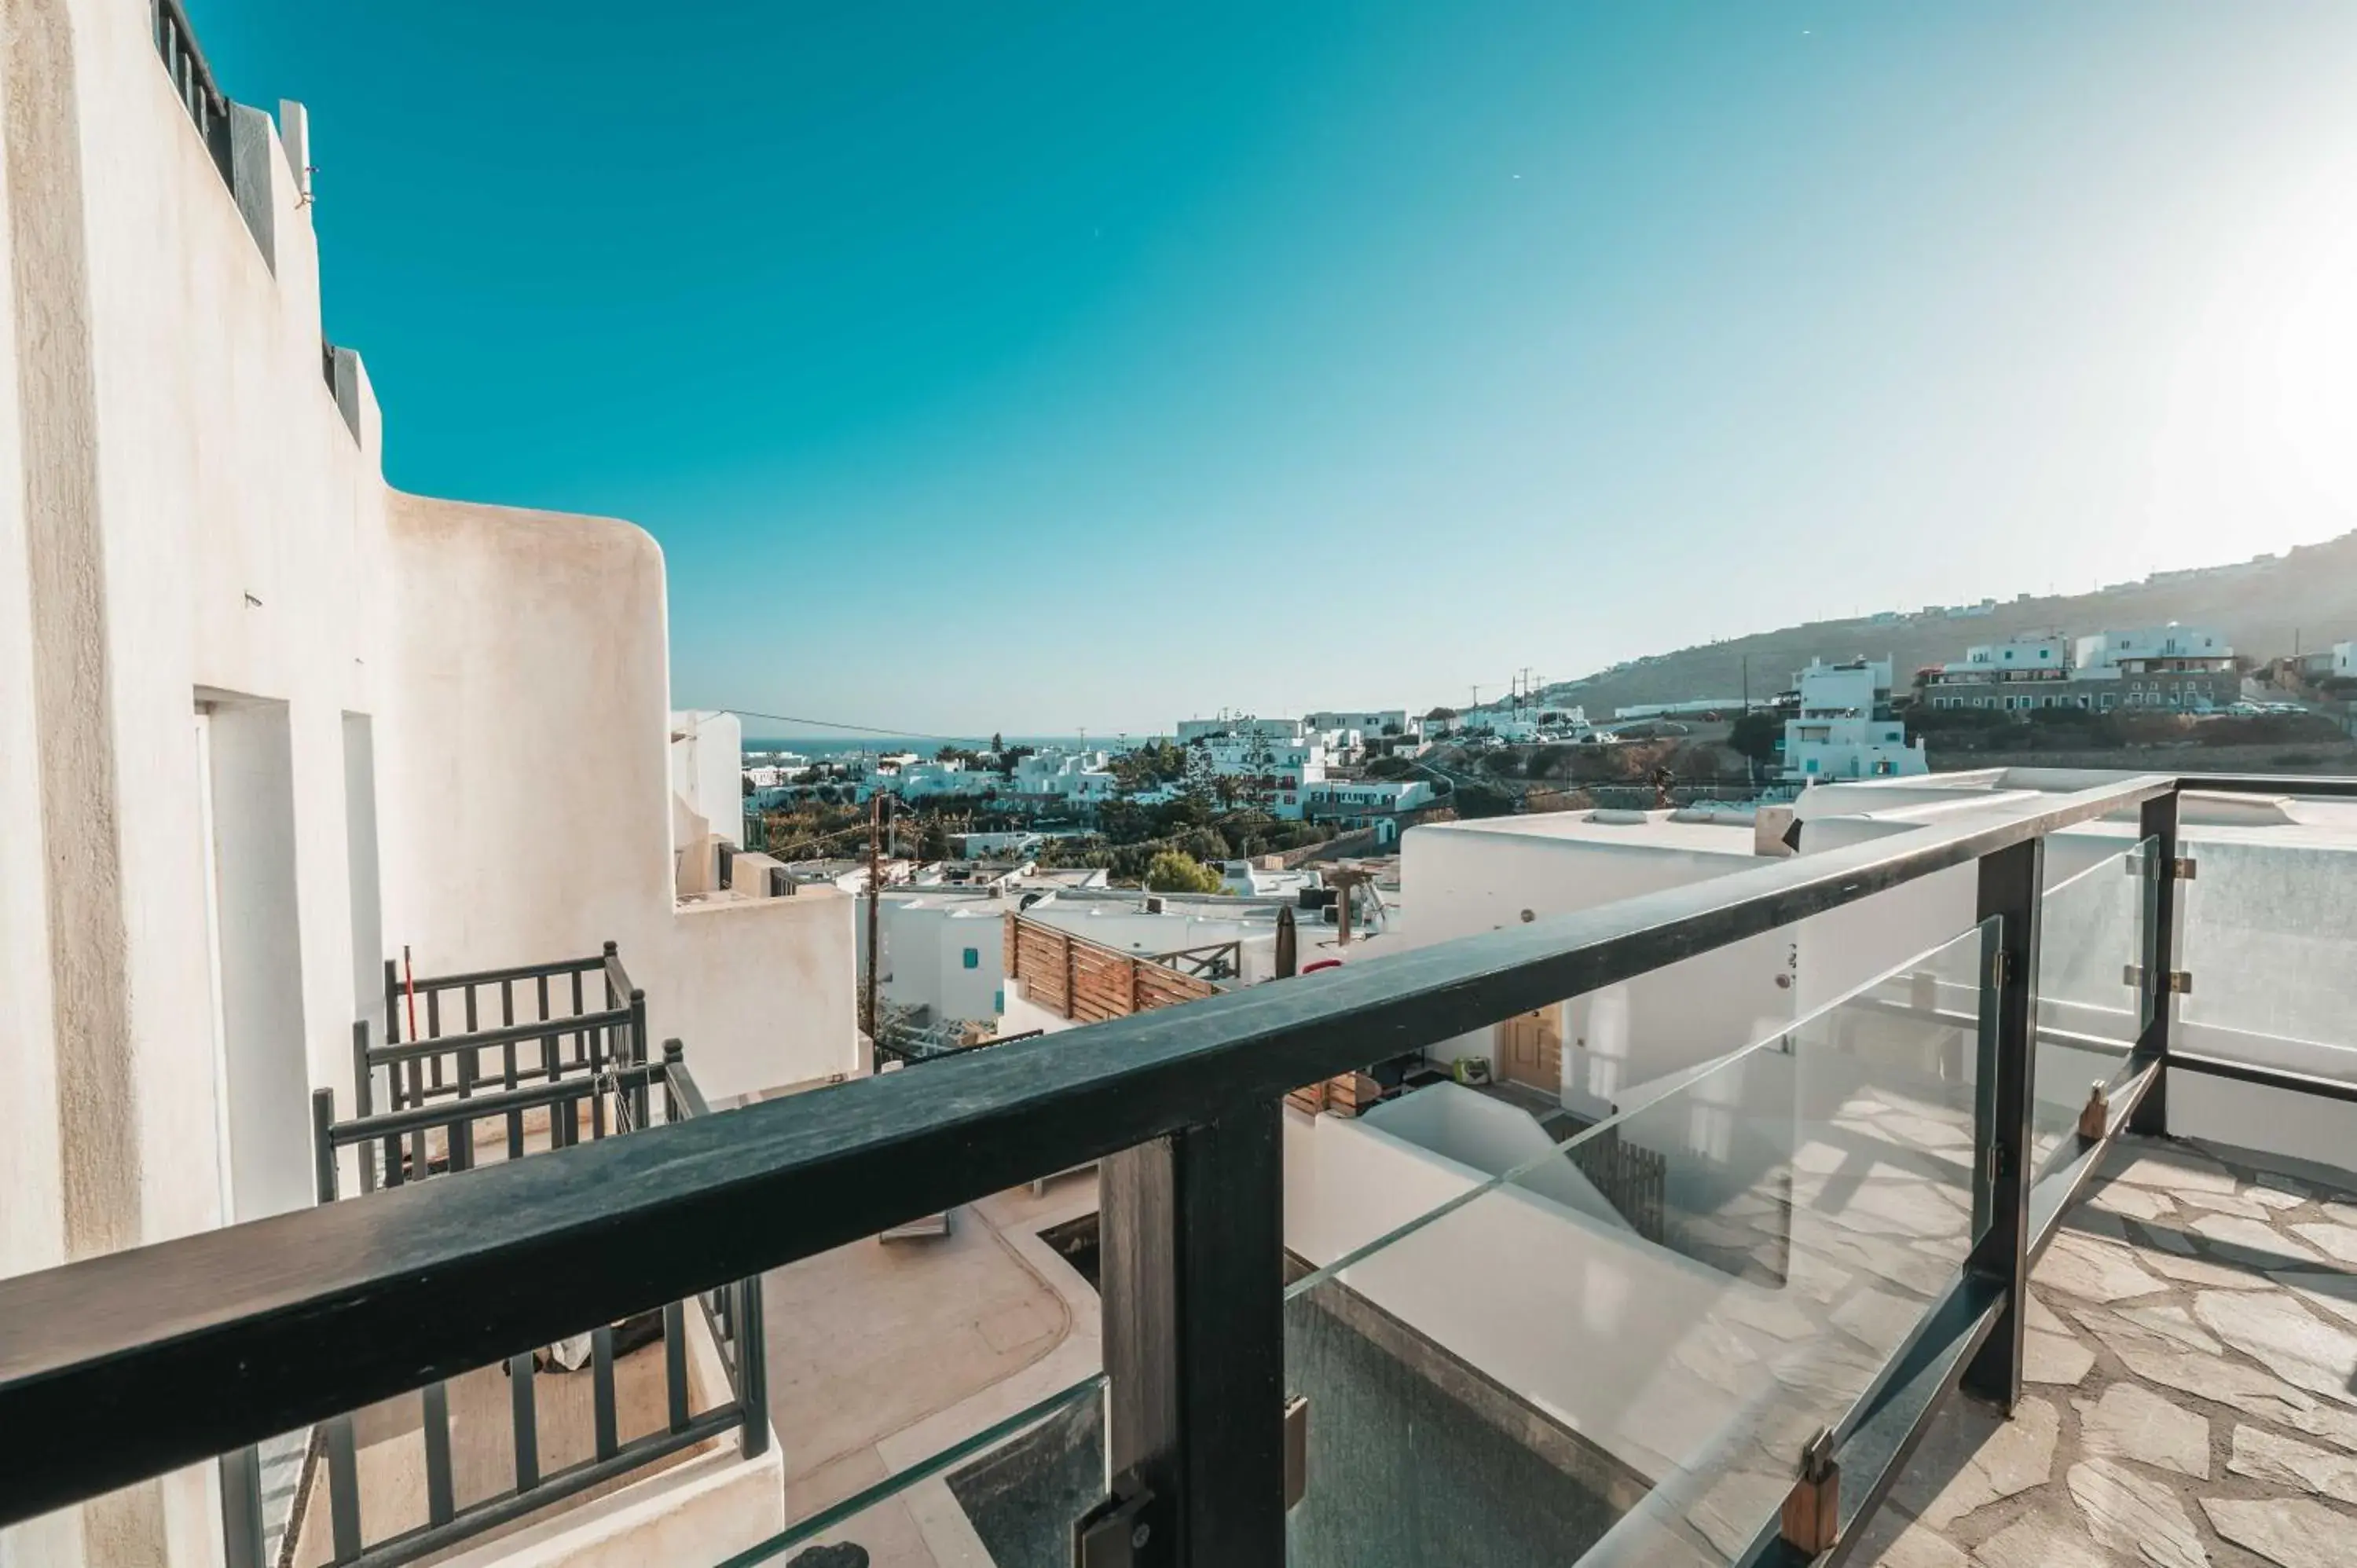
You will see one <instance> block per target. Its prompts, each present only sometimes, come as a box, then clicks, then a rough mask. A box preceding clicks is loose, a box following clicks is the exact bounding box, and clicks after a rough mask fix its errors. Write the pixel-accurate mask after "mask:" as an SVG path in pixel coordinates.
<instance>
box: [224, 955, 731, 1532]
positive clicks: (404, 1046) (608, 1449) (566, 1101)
mask: <svg viewBox="0 0 2357 1568" xmlns="http://www.w3.org/2000/svg"><path fill="white" fill-rule="evenodd" d="M386 972H387V977H388V978H387V985H388V1003H389V1004H390V1003H392V1002H393V1001H395V1000H397V1001H398V1002H400V1003H401V1004H402V1005H401V1007H400V1008H398V1009H396V1010H393V1011H390V1012H389V1014H388V1016H389V1017H390V1018H391V1019H393V1020H394V1025H395V1030H396V1034H397V1030H398V1020H399V1019H400V1018H401V1017H402V1016H404V1014H406V1013H407V1012H408V1004H410V1003H412V1002H413V1001H414V1000H416V999H419V998H423V999H424V1001H423V1005H424V1008H425V1020H426V1022H425V1025H424V1027H425V1028H427V1029H429V1030H434V1031H438V1029H439V1027H440V1025H441V1022H442V1008H441V1006H440V999H441V998H442V997H443V996H446V995H447V996H449V997H451V998H452V999H453V1001H452V1005H453V1007H454V1009H456V1010H457V1012H458V1013H459V1014H460V1015H462V1016H463V1018H464V1019H465V1022H466V1024H467V1025H468V1031H467V1032H466V1033H464V1034H457V1035H447V1036H445V1035H440V1034H438V1033H429V1034H427V1035H426V1036H425V1037H424V1038H422V1039H412V1040H405V1041H404V1040H399V1039H398V1038H396V1039H395V1041H394V1042H393V1043H391V1044H388V1045H386V1046H382V1047H371V1046H370V1045H369V1044H368V1031H367V1026H366V1025H365V1024H355V1025H354V1026H353V1051H354V1062H353V1067H354V1071H355V1082H356V1083H358V1084H359V1086H360V1090H361V1093H360V1098H361V1101H362V1110H361V1114H359V1115H357V1116H355V1117H352V1118H350V1119H349V1120H344V1121H339V1120H338V1119H337V1117H336V1097H335V1091H334V1090H329V1089H320V1090H314V1091H313V1093H312V1096H311V1110H312V1155H313V1165H314V1170H315V1178H316V1185H317V1201H318V1202H319V1203H320V1204H322V1205H331V1204H334V1203H335V1202H336V1201H337V1200H338V1198H339V1197H341V1196H343V1195H342V1194H340V1193H339V1185H340V1182H339V1174H338V1165H339V1155H340V1154H341V1152H342V1151H344V1150H348V1149H350V1150H355V1151H358V1153H359V1155H360V1161H359V1164H360V1174H361V1192H362V1194H367V1193H370V1192H372V1191H374V1190H375V1189H376V1187H377V1186H378V1165H377V1159H378V1156H379V1155H381V1156H382V1185H383V1186H384V1187H388V1188H392V1187H411V1186H414V1185H415V1184H418V1183H421V1182H427V1181H432V1182H434V1185H435V1186H436V1187H441V1186H442V1185H443V1183H442V1182H441V1181H440V1180H439V1179H437V1178H442V1177H447V1176H457V1175H459V1174H461V1173H468V1172H474V1171H478V1170H479V1169H481V1168H483V1167H484V1165H485V1163H486V1156H487V1155H488V1156H490V1164H492V1165H498V1164H501V1163H513V1162H518V1161H522V1160H523V1159H525V1158H526V1157H527V1155H535V1156H536V1155H540V1154H546V1153H554V1152H556V1151H559V1150H564V1149H569V1148H572V1147H575V1146H576V1145H578V1144H581V1143H583V1142H584V1141H585V1140H588V1141H596V1140H600V1139H607V1138H610V1137H614V1136H619V1135H620V1134H623V1133H636V1132H641V1131H643V1130H645V1129H648V1128H651V1127H653V1126H656V1125H661V1124H668V1123H673V1122H682V1121H684V1120H685V1119H687V1118H688V1117H690V1116H694V1115H702V1114H705V1112H706V1107H705V1101H704V1096H703V1094H702V1092H701V1091H700V1090H698V1089H697V1088H696V1085H695V1080H694V1077H693V1076H692V1075H691V1074H690V1073H689V1071H688V1069H687V1064H686V1061H685V1056H684V1051H683V1047H682V1046H681V1044H680V1042H679V1041H677V1040H668V1041H665V1042H664V1045H663V1053H662V1060H661V1061H650V1060H649V1059H648V1058H647V1053H646V1050H645V1047H644V1043H643V1042H644V1040H645V1036H646V995H645V993H644V992H642V991H640V990H639V989H637V988H636V987H634V986H632V985H631V984H630V976H629V974H628V972H626V971H625V970H624V969H623V967H622V962H621V960H620V958H619V956H618V954H617V952H616V950H615V945H614V944H613V943H611V942H608V943H607V944H606V947H605V950H604V951H603V952H602V953H600V954H599V955H597V957H594V958H588V959H572V960H564V961H558V962H555V963H548V964H537V965H526V966H522V967H520V968H516V969H509V970H493V971H484V972H476V973H471V974H457V975H445V976H440V977H436V978H434V979H429V980H421V981H415V982H412V983H404V984H402V985H401V987H400V990H399V993H398V994H397V996H396V994H395V993H394V992H393V984H394V981H393V975H394V973H395V967H394V966H393V965H392V964H388V965H387V966H386ZM590 977H595V978H594V979H593V978H590ZM519 988H521V990H522V999H523V1006H522V1009H521V1010H522V1011H524V1012H525V1013H526V1014H527V1015H529V1014H531V1013H533V1012H535V1011H536V1012H537V1014H538V1016H537V1017H532V1016H527V1017H526V1018H525V1019H524V1020H522V1022H518V1021H516V1014H517V1012H518V1011H519V1007H518V1001H517V993H518V991H519ZM599 1000H603V1001H605V1002H607V1003H608V1004H618V1005H608V1006H606V1007H603V1008H595V1007H591V1006H589V1004H592V1003H594V1002H597V1001H599ZM493 1001H496V1002H497V1004H498V1011H499V1014H500V1018H501V1019H502V1022H501V1023H500V1025H498V1026H492V1027H489V1028H479V1027H477V1026H478V1025H479V1024H480V1023H481V1022H482V1020H483V1018H484V1016H485V1015H487V1013H488V1012H489V1011H490V1006H489V1004H490V1003H491V1002H493ZM568 1001H569V1002H570V1004H571V1005H572V1007H573V1009H574V1011H573V1012H571V1013H569V1014H568V1013H565V1012H564V1011H563V1010H562V1009H563V1007H564V1006H565V1004H566V1003H567V1002H568ZM520 1046H521V1047H527V1049H526V1054H525V1055H524V1056H523V1057H522V1058H519V1056H518V1047H520ZM566 1047H570V1049H569V1050H568V1049H567V1048H566ZM491 1053H498V1054H499V1056H500V1060H499V1061H497V1062H494V1063H491V1064H490V1067H489V1070H486V1062H485V1058H486V1057H487V1056H489V1055H490V1054H491ZM535 1058H536V1059H535ZM380 1071H382V1072H383V1074H384V1075H385V1078H386V1080H387V1085H388V1087H389V1091H390V1099H391V1101H392V1104H391V1108H390V1109H387V1110H382V1111H375V1110H372V1109H371V1108H370V1102H371V1100H372V1098H373V1087H374V1079H375V1076H376V1074H377V1073H378V1072H380ZM658 1110H659V1111H660V1113H661V1114H660V1117H658V1116H657V1114H656V1112H658ZM486 1125H489V1126H490V1127H494V1128H497V1129H499V1130H500V1131H499V1133H494V1134H493V1137H494V1139H496V1140H497V1142H495V1143H490V1144H486V1143H485V1142H484V1140H483V1134H484V1129H485V1127H486ZM501 1134H503V1136H502V1135H501ZM694 1299H695V1301H696V1302H697V1303H698V1306H699V1309H700V1310H701V1311H702V1313H703V1315H704V1318H705V1325H706V1327H707V1328H708V1330H709V1332H710V1334H711V1337H712V1340H713V1344H714V1348H715V1349H716V1351H717V1353H718V1356H719V1359H720V1361H721V1364H722V1367H723V1368H724V1369H725V1372H726V1380H727V1384H728V1397H727V1398H726V1399H724V1400H721V1401H719V1402H716V1403H714V1404H711V1405H710V1406H708V1408H706V1409H704V1410H701V1411H699V1410H695V1409H694V1408H693V1406H694V1401H693V1394H694V1386H693V1381H692V1380H691V1378H690V1375H689V1369H688V1345H687V1324H686V1316H685V1304H684V1301H683V1300H674V1301H668V1302H665V1303H663V1304H662V1305H661V1306H660V1307H657V1308H655V1309H652V1310H651V1311H649V1312H645V1313H640V1314H637V1315H634V1319H632V1320H617V1321H616V1322H612V1323H603V1324H599V1325H597V1326H595V1327H593V1328H591V1329H590V1330H589V1331H588V1333H587V1335H586V1336H580V1335H575V1336H568V1337H567V1338H569V1339H571V1340H572V1341H573V1344H572V1345H571V1346H570V1347H555V1348H542V1347H535V1348H531V1349H526V1350H522V1351H520V1352H518V1353H517V1354H515V1355H512V1356H509V1357H506V1358H504V1366H503V1368H502V1370H503V1372H504V1375H505V1377H506V1380H507V1402H508V1412H507V1415H508V1420H507V1428H508V1430H507V1438H508V1441H507V1446H506V1452H507V1454H508V1455H509V1456H510V1459H511V1463H512V1466H513V1470H512V1485H511V1487H507V1488H505V1489H502V1490H499V1491H495V1492H493V1493H491V1494H490V1495H489V1496H471V1497H468V1498H463V1499H462V1498H460V1496H459V1494H458V1489H457V1485H456V1478H455V1474H454V1468H455V1467H454V1463H453V1449H452V1431H453V1416H452V1391H451V1387H450V1380H448V1379H445V1378H437V1379H436V1380H433V1381H431V1382H428V1383H426V1384H425V1385H424V1386H423V1387H422V1388H420V1389H418V1390H417V1391H416V1396H417V1399H418V1402H419V1408H418V1430H419V1433H420V1435H421V1438H422V1443H423V1457H424V1466H425V1476H424V1483H425V1484H424V1490H425V1519H424V1520H423V1522H421V1523H410V1522H408V1521H407V1520H394V1521H393V1522H392V1523H391V1524H390V1525H388V1524H387V1522H386V1521H384V1520H382V1519H379V1518H375V1517H371V1512H372V1510H371V1507H370V1505H369V1500H368V1499H369V1498H370V1496H371V1493H372V1492H374V1493H383V1492H384V1491H385V1487H384V1486H383V1483H382V1478H381V1477H380V1479H379V1480H378V1481H377V1482H376V1483H375V1484H374V1486H373V1487H372V1486H371V1485H369V1484H364V1482H363V1479H362V1469H363V1467H362V1465H361V1443H360V1441H359V1436H358V1425H359V1421H360V1417H359V1416H358V1415H357V1414H356V1412H355V1411H350V1410H348V1411H345V1412H339V1413H337V1414H335V1415H332V1416H330V1417H328V1419H327V1420H325V1421H324V1422H321V1423H319V1424H318V1429H317V1433H316V1434H314V1438H313V1443H312V1448H313V1452H314V1454H315V1455H317V1461H318V1463H317V1469H316V1470H315V1468H314V1467H313V1466H311V1465H309V1464H307V1465H306V1466H305V1468H304V1470H303V1472H302V1474H303V1476H304V1477H305V1479H304V1481H303V1482H302V1483H301V1490H302V1491H303V1492H304V1493H305V1494H307V1497H308V1498H311V1499H315V1500H317V1501H318V1502H321V1503H324V1505H325V1507H326V1509H327V1513H326V1518H327V1521H328V1526H327V1532H326V1540H327V1541H328V1547H327V1555H326V1559H325V1560H326V1562H327V1563H329V1564H330V1565H331V1568H397V1565H398V1564H401V1563H413V1562H415V1561H417V1560H419V1559H421V1558H423V1557H426V1556H429V1555H431V1554H433V1553H435V1552H442V1551H445V1550H447V1549H448V1548H450V1547H452V1546H453V1545H455V1544H457V1543H459V1542H462V1541H468V1540H470V1539H472V1538H474V1537H477V1536H479V1535H481V1534H482V1533H484V1532H485V1531H488V1530H494V1529H497V1528H499V1527H500V1526H502V1525H505V1524H508V1523H510V1522H511V1521H513V1520H518V1519H521V1518H522V1517H523V1516H525V1515H527V1514H531V1513H533V1512H536V1511H538V1510H540V1509H545V1508H547V1507H550V1506H551V1505H553V1504H555V1503H557V1502H561V1501H563V1500H564V1499H565V1498H571V1497H574V1496H576V1495H578V1494H580V1493H582V1492H585V1491H587V1490H588V1489H590V1488H591V1487H599V1486H603V1485H606V1484H608V1483H610V1482H613V1481H616V1480H618V1479H620V1478H623V1477H628V1476H630V1474H632V1473H633V1472H636V1471H640V1470H643V1469H645V1468H647V1467H648V1466H652V1465H655V1464H657V1463H658V1462H660V1461H662V1460H664V1459H667V1458H669V1457H670V1456H672V1455H675V1454H679V1453H681V1452H683V1451H684V1450H687V1449H691V1448H694V1447H696V1446H697V1445H699V1444H704V1443H705V1442H707V1441H708V1440H710V1439H712V1438H715V1437H717V1436H720V1435H722V1434H726V1433H727V1432H729V1431H732V1430H734V1431H736V1432H737V1434H738V1444H739V1451H740V1452H741V1453H742V1454H743V1455H744V1456H745V1457H747V1458H752V1457H755V1456H758V1455H760V1454H761V1453H763V1452H765V1451H766V1449H767V1448H768V1445H769V1414H768V1408H769V1402H768V1394H767V1378H768V1372H767V1369H766V1362H765V1358H764V1356H763V1353H762V1351H763V1333H762V1317H761V1283H760V1279H759V1275H758V1274H757V1275H753V1276H749V1277H748V1278H745V1279H741V1280H737V1281H733V1282H730V1283H726V1284H722V1285H720V1286H718V1287H716V1288H714V1289H711V1290H703V1291H698V1292H696V1293H694ZM650 1335H651V1336H653V1337H655V1338H658V1339H659V1340H660V1342H661V1344H662V1373H661V1382H662V1404H663V1407H664V1412H663V1424H662V1426H661V1427H660V1428H659V1429H657V1430H655V1431H652V1432H648V1433H640V1434H630V1435H627V1436H626V1435H625V1434H623V1432H622V1428H621V1423H620V1419H619V1417H620V1400H619V1391H618V1380H617V1370H616V1363H617V1358H618V1355H619V1354H622V1353H625V1352H627V1350H628V1349H630V1348H635V1347H634V1346H632V1345H630V1344H628V1343H618V1341H627V1340H630V1339H633V1338H640V1337H646V1336H650ZM568 1348H569V1350H570V1351H571V1352H572V1353H573V1354H572V1356H567V1355H565V1354H564V1353H563V1352H564V1350H565V1349H568ZM576 1358H577V1359H576ZM544 1359H545V1360H546V1361H547V1363H548V1365H547V1368H546V1369H542V1366H541V1363H542V1361H543V1360H544ZM568 1367H570V1368H571V1369H572V1370H574V1371H576V1372H578V1371H582V1370H586V1372H587V1377H588V1381H589V1387H590V1412H591V1426H592V1436H591V1438H590V1441H589V1445H588V1452H587V1454H586V1455H584V1456H582V1457H580V1458H579V1459H577V1460H575V1461H574V1462H572V1463H569V1464H563V1465H560V1466H557V1467H555V1468H553V1469H548V1468H544V1466H543V1463H542V1455H543V1443H542V1426H543V1421H542V1417H541V1412H540V1408H539V1400H538V1397H537V1392H536V1391H537V1390H538V1388H539V1387H540V1385H539V1383H538V1378H539V1377H541V1376H544V1375H563V1374H564V1373H565V1369H567V1368H568ZM221 1468H222V1489H223V1496H224V1498H225V1499H226V1506H225V1519H224V1526H225V1530H226V1534H227V1538H228V1557H229V1562H230V1564H231V1568H261V1565H262V1563H264V1547H265V1545H266V1544H267V1542H266V1535H267V1533H268V1532H267V1531H266V1530H265V1529H264V1520H263V1512H262V1509H261V1506H260V1500H259V1499H260V1495H261V1484H260V1482H261V1475H262V1471H263V1461H262V1456H261V1454H260V1453H259V1451H258V1450H257V1449H255V1448H253V1447H248V1448H245V1449H242V1450H238V1451H235V1452H232V1453H231V1454H230V1455H226V1456H225V1457H224V1459H223V1462H222V1466H221ZM321 1470H323V1471H324V1474H318V1473H317V1471H321ZM297 1518H298V1519H299V1518H300V1515H299V1514H298V1516H297Z"/></svg>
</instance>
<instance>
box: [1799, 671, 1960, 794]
mask: <svg viewBox="0 0 2357 1568" xmlns="http://www.w3.org/2000/svg"><path fill="white" fill-rule="evenodd" d="M1794 679H1795V683H1796V684H1797V685H1798V687H1799V688H1800V707H1799V709H1798V711H1797V712H1796V713H1795V714H1793V716H1792V718H1791V719H1789V720H1787V721H1786V722H1785V725H1784V778H1785V779H1786V781H1787V782H1791V783H1799V784H1816V783H1822V782H1824V781H1827V780H1830V779H1881V778H1889V777H1893V776H1904V775H1907V774H1914V773H1928V772H1930V771H1931V770H1932V764H1931V761H1930V759H1929V758H1928V757H1925V755H1924V752H1923V745H1922V743H1921V741H1918V742H1917V743H1916V744H1914V745H1913V746H1910V745H1908V744H1907V726H1906V725H1904V724H1903V723H1901V722H1900V720H1899V719H1898V718H1897V717H1896V716H1894V715H1893V714H1892V713H1891V708H1890V661H1889V660H1887V659H1884V660H1867V659H1856V660H1850V661H1848V662H1847V663H1843V664H1825V663H1822V662H1820V663H1813V664H1811V665H1810V666H1809V667H1808V668H1807V669H1806V670H1803V671H1801V672H1800V674H1799V675H1798V676H1796V677H1795V678H1794Z"/></svg>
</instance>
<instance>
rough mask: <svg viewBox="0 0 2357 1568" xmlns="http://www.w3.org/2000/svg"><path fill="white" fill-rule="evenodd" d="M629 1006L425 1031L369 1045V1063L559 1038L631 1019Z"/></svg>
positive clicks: (612, 1025)
mask: <svg viewBox="0 0 2357 1568" xmlns="http://www.w3.org/2000/svg"><path fill="white" fill-rule="evenodd" d="M630 1019H631V1013H630V1008H628V1007H608V1008H602V1009H600V1010H599V1011H597V1012H595V1013H571V1014H559V1015H557V1016H555V1017H553V1018H527V1019H525V1020H524V1021H523V1022H522V1023H521V1024H502V1025H500V1026H497V1027H495V1028H490V1029H478V1030H476V1031H475V1032H474V1033H472V1034H468V1035H428V1036H425V1038H424V1039H419V1040H396V1041H393V1042H392V1043H390V1044H387V1045H382V1046H371V1047H368V1059H369V1065H370V1066H371V1067H383V1066H385V1065H387V1064H388V1063H393V1062H411V1061H416V1060H419V1059H420V1058H426V1057H440V1056H452V1055H455V1054H457V1052H460V1051H479V1050H490V1049H493V1048H496V1047H500V1046H505V1045H522V1044H524V1043H526V1042H528V1041H532V1040H544V1039H558V1038H561V1037H563V1036H566V1035H577V1034H579V1033H581V1032H582V1031H583V1030H585V1029H609V1028H614V1027H617V1026H620V1025H624V1024H628V1023H629V1022H630Z"/></svg>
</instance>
